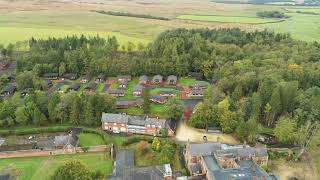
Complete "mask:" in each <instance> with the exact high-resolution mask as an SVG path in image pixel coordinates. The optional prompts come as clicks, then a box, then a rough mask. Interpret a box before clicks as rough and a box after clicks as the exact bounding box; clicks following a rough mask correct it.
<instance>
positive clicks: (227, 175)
mask: <svg viewBox="0 0 320 180" xmlns="http://www.w3.org/2000/svg"><path fill="white" fill-rule="evenodd" d="M242 163H243V164H246V165H242V166H240V167H239V168H230V169H220V170H215V171H209V172H208V175H209V176H211V177H212V179H214V180H229V179H234V180H248V179H254V177H255V178H256V179H262V177H263V178H264V179H265V180H271V179H272V178H271V177H270V176H269V175H268V174H267V173H266V172H265V171H264V170H263V169H262V168H261V167H260V166H259V165H257V164H256V163H255V162H253V161H245V162H244V161H243V162H242Z"/></svg>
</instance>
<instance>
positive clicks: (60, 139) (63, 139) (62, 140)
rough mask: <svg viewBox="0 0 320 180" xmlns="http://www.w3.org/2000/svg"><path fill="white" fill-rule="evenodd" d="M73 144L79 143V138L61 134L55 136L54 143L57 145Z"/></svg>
mask: <svg viewBox="0 0 320 180" xmlns="http://www.w3.org/2000/svg"><path fill="white" fill-rule="evenodd" d="M68 144H71V145H72V146H76V145H77V139H75V138H74V137H73V136H71V135H60V136H55V137H54V145H55V146H65V145H68Z"/></svg>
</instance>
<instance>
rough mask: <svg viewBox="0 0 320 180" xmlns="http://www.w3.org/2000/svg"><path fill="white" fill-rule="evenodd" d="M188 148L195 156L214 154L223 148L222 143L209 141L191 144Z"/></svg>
mask: <svg viewBox="0 0 320 180" xmlns="http://www.w3.org/2000/svg"><path fill="white" fill-rule="evenodd" d="M187 149H188V151H189V152H190V154H191V155H195V156H201V155H212V152H213V151H215V150H219V149H221V143H214V142H208V143H202V144H189V145H188V146H187Z"/></svg>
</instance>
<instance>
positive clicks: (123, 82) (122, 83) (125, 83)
mask: <svg viewBox="0 0 320 180" xmlns="http://www.w3.org/2000/svg"><path fill="white" fill-rule="evenodd" d="M119 85H128V80H126V79H121V80H119Z"/></svg>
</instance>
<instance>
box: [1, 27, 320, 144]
mask: <svg viewBox="0 0 320 180" xmlns="http://www.w3.org/2000/svg"><path fill="white" fill-rule="evenodd" d="M16 71H17V73H18V74H19V75H18V76H17V83H18V88H19V84H22V83H19V81H21V80H19V79H21V78H22V79H24V80H22V82H25V81H26V80H25V79H28V80H29V82H30V83H27V84H26V85H23V88H25V87H33V88H35V89H37V88H39V87H38V86H37V84H38V83H37V81H38V80H37V79H38V78H39V77H41V75H42V74H43V73H47V72H58V73H59V74H64V73H66V72H70V73H76V74H78V75H79V76H80V75H82V74H85V73H89V74H91V75H97V74H99V73H105V74H106V75H107V76H115V75H119V74H128V75H129V74H130V75H133V76H138V75H142V74H147V75H154V74H158V73H159V74H163V75H169V74H176V75H178V76H180V77H181V76H185V75H186V74H187V73H188V72H189V71H196V72H202V73H203V74H204V75H205V77H206V79H207V80H208V81H210V82H213V84H212V87H210V88H209V89H208V92H207V95H206V98H205V100H204V102H203V103H200V104H199V105H198V106H197V107H196V109H195V113H194V114H193V115H192V117H191V119H190V120H189V121H188V123H189V125H192V126H194V127H197V128H209V127H219V128H221V129H222V130H223V131H224V132H226V133H233V132H235V133H236V134H237V136H238V137H239V138H240V139H241V140H245V141H248V142H251V141H252V140H253V138H254V136H255V134H256V133H258V131H259V129H261V128H259V127H262V126H263V127H270V128H275V135H277V138H278V139H280V140H281V141H282V142H287V143H289V142H293V141H294V142H296V143H299V144H300V145H301V146H306V147H307V146H311V145H314V144H315V142H316V140H319V139H315V137H319V136H315V134H317V135H320V130H319V128H320V127H319V121H320V44H319V43H317V42H314V43H307V42H302V41H296V40H293V39H292V38H291V37H290V35H289V34H276V33H273V32H269V31H261V32H244V31H241V30H239V29H219V30H208V29H197V30H186V29H176V30H170V31H166V32H164V33H162V34H160V35H159V36H158V38H157V39H156V40H155V41H154V42H153V43H151V44H149V45H148V46H143V45H141V44H139V45H137V46H136V45H134V44H132V43H128V45H127V46H122V47H120V46H119V43H118V42H117V39H116V38H115V37H110V38H108V39H103V38H100V37H93V38H86V37H84V36H81V37H79V38H77V37H66V38H63V39H55V38H51V39H49V40H35V39H31V40H30V51H29V52H28V53H27V54H25V55H23V56H20V57H19V58H18V59H17V70H16ZM20 86H21V85H20ZM21 88H22V87H21ZM52 96H53V97H52ZM54 96H58V95H51V96H49V97H45V96H44V95H41V93H40V95H38V94H37V95H36V96H31V97H28V98H27V100H24V101H23V103H18V102H19V101H18V100H17V101H16V100H8V101H5V102H3V103H1V104H0V107H1V108H0V109H1V110H0V119H2V122H6V123H2V124H5V125H7V124H8V123H9V122H12V123H13V124H16V123H17V124H20V123H25V122H30V123H36V124H41V123H38V122H31V121H32V119H34V120H33V121H37V120H36V119H37V118H35V117H33V118H32V116H36V115H37V116H39V114H40V113H38V111H37V110H33V111H32V110H31V111H30V110H29V109H34V107H35V106H36V107H38V110H39V111H40V112H41V116H42V119H45V120H47V121H50V122H52V121H70V122H74V121H75V120H76V121H77V122H74V123H75V124H77V123H79V124H96V123H97V121H98V118H99V115H97V114H95V112H99V113H100V110H106V111H112V107H111V106H109V105H110V104H111V103H110V102H112V98H109V97H105V99H104V100H105V101H107V102H108V103H105V102H101V106H102V107H100V108H101V109H100V110H99V111H96V110H97V109H96V107H92V106H94V105H95V104H96V103H95V102H96V101H100V100H99V98H97V97H96V96H94V95H92V97H91V96H89V95H87V96H83V97H82V96H81V97H79V96H77V95H75V94H71V95H64V97H59V96H58V97H54ZM48 98H49V99H48ZM81 98H83V99H84V100H81ZM52 99H54V100H52ZM68 100H69V101H70V102H69V101H68ZM21 101H22V100H21ZM53 101H54V102H53ZM77 101H78V102H77ZM56 102H58V103H56ZM80 102H82V104H81V103H80ZM41 103H44V104H41ZM51 103H52V104H58V105H56V106H55V107H50V104H51ZM79 103H80V104H79ZM30 104H31V105H30ZM90 104H91V105H90ZM102 104H103V105H102ZM106 104H107V106H108V107H105V106H104V105H106ZM29 106H31V108H30V107H29ZM88 106H90V107H88ZM65 107H68V108H65ZM52 109H54V110H52ZM92 109H94V110H93V112H92ZM67 110H70V111H68V112H65V111H67ZM75 112H82V113H80V115H79V116H80V117H78V115H77V117H75V116H76V115H75V114H77V113H75ZM24 113H29V116H27V117H29V118H28V120H25V119H23V120H21V118H24V117H25V116H24ZM50 113H51V114H54V115H50ZM90 113H93V114H95V115H94V116H90V115H87V114H90ZM30 114H31V115H30ZM82 114H83V115H82ZM56 116H59V117H56ZM87 116H88V117H89V116H90V117H92V118H93V119H95V120H93V121H92V122H93V123H92V122H91V121H90V123H89V122H86V121H88V120H87V119H86V118H85V117H87ZM8 118H9V120H8ZM306 129H307V130H306ZM296 132H298V133H300V134H299V137H300V138H304V139H297V138H293V137H296V136H295V135H296V134H293V133H296ZM309 140H310V141H309ZM311 141H312V143H311Z"/></svg>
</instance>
